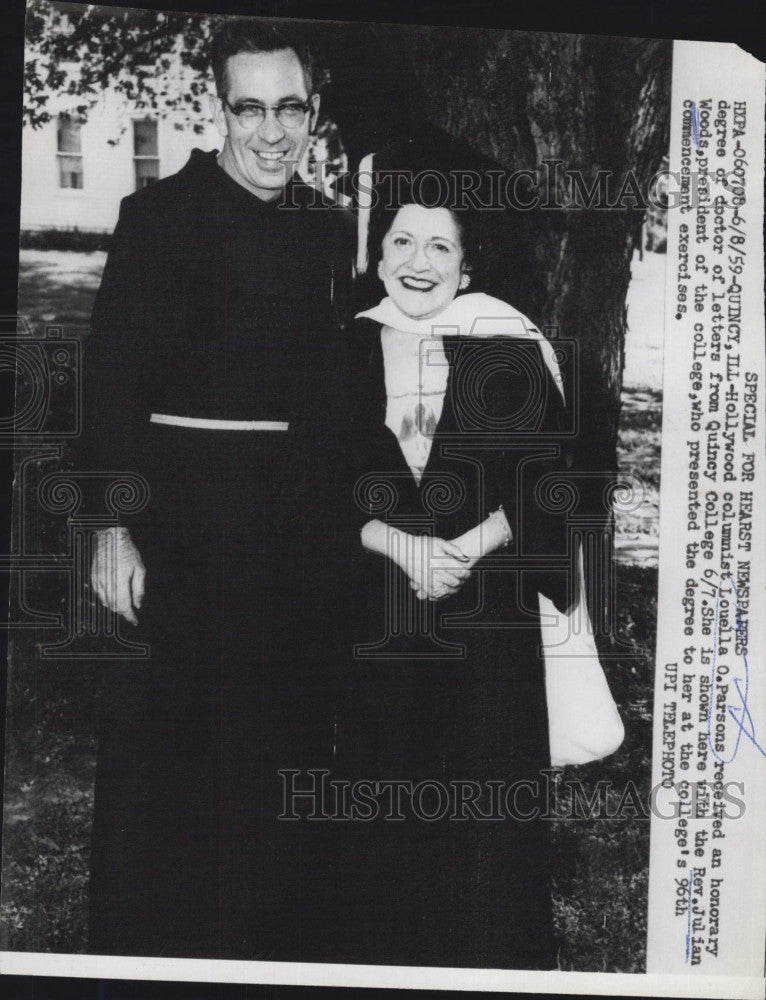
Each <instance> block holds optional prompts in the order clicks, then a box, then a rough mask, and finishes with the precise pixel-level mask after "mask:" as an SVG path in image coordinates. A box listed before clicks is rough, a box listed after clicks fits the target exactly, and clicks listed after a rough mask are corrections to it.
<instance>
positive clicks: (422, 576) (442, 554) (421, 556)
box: [397, 534, 474, 601]
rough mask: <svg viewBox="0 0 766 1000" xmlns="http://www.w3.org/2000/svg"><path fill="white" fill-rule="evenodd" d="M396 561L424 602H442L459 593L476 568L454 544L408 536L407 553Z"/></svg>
mask: <svg viewBox="0 0 766 1000" xmlns="http://www.w3.org/2000/svg"><path fill="white" fill-rule="evenodd" d="M397 561H398V562H399V564H400V566H401V567H402V569H403V570H404V572H405V573H406V574H407V576H408V577H409V579H410V587H412V589H413V590H414V591H415V595H416V597H418V598H419V599H420V600H422V601H424V600H429V601H439V600H441V599H442V598H445V597H449V596H450V595H451V594H454V593H456V592H457V591H458V590H459V589H460V588H461V587H462V586H463V584H464V583H465V582H466V580H467V579H468V578H469V577H470V575H471V570H472V569H473V564H474V560H473V559H471V558H470V557H469V556H467V555H466V554H465V553H464V552H463V551H462V549H461V548H460V547H459V546H458V545H456V544H455V543H454V542H450V541H447V540H446V539H445V538H434V537H432V536H430V535H409V534H408V535H407V538H406V545H405V551H404V553H402V554H401V557H400V559H399V560H397Z"/></svg>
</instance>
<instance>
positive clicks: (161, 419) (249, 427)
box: [149, 413, 290, 431]
mask: <svg viewBox="0 0 766 1000" xmlns="http://www.w3.org/2000/svg"><path fill="white" fill-rule="evenodd" d="M149 421H150V422H151V423H153V424H172V425H173V426H174V427H201V428H202V429H203V430H209V431H286V430H287V429H288V428H289V426H290V425H289V423H287V421H286V420H211V419H208V418H207V417H175V416H172V415H171V414H169V413H153V414H152V415H151V417H149Z"/></svg>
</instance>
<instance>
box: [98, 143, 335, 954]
mask: <svg viewBox="0 0 766 1000" xmlns="http://www.w3.org/2000/svg"><path fill="white" fill-rule="evenodd" d="M352 236H353V226H351V227H350V226H349V219H348V215H347V213H345V212H344V211H343V210H340V209H337V208H335V207H333V208H331V207H329V206H327V205H326V204H324V203H323V202H322V200H321V199H320V198H319V197H318V196H317V193H316V192H314V191H313V190H312V189H310V188H308V187H307V186H305V185H303V184H302V183H301V182H299V181H297V180H296V181H292V182H291V183H290V184H289V185H288V187H287V189H286V192H285V196H284V198H283V199H281V203H280V202H277V203H270V204H267V203H264V202H262V201H260V200H259V199H258V198H256V197H254V196H253V195H251V194H250V193H249V192H248V191H246V190H245V189H244V188H242V187H241V186H240V185H239V184H237V183H236V182H235V181H234V180H232V179H231V178H230V177H228V175H226V174H225V173H224V171H223V170H222V169H221V168H220V167H219V166H218V165H217V163H216V161H215V154H213V153H209V154H203V153H201V152H199V151H196V150H195V152H194V153H193V154H192V158H191V159H190V161H189V163H188V164H187V165H186V167H184V169H183V170H182V171H180V172H179V173H178V174H176V175H174V176H173V177H171V178H168V179H166V180H164V181H160V182H158V183H157V184H156V185H153V186H152V187H150V188H147V189H145V190H143V191H141V192H138V193H137V194H135V195H132V196H131V197H129V198H127V199H125V200H124V201H123V204H122V207H121V213H120V220H119V223H118V226H117V229H116V231H115V234H114V238H113V243H112V247H111V250H110V253H109V257H108V260H107V264H106V268H105V272H104V276H103V280H102V284H101V288H100V290H99V293H98V297H97V301H96V305H95V309H94V314H93V329H92V335H91V339H90V340H89V342H88V344H87V346H86V372H85V424H86V436H85V441H86V444H87V451H86V453H85V456H84V457H83V458H82V459H81V462H82V463H83V467H84V468H90V469H96V470H102V471H103V470H110V471H112V472H114V473H115V474H117V475H119V473H121V472H130V473H139V474H140V475H142V476H143V477H144V478H145V480H146V483H147V484H148V489H149V494H150V495H149V502H148V504H147V506H146V507H145V509H144V510H143V511H141V512H139V513H137V514H135V515H133V516H131V517H130V518H128V519H127V520H126V521H125V524H126V526H128V527H129V528H130V531H131V536H132V538H133V540H134V542H135V544H136V546H137V548H138V549H139V551H140V553H141V556H142V558H143V560H144V563H145V565H146V571H147V582H146V597H145V599H144V602H143V607H142V608H141V610H140V612H139V619H140V622H139V626H138V627H137V628H136V629H135V630H134V629H133V628H132V627H131V626H130V625H123V632H124V633H125V634H126V635H127V636H128V637H129V638H130V639H132V640H135V641H138V642H145V643H147V644H148V645H149V647H150V655H149V657H148V658H146V659H135V660H129V661H124V660H123V661H116V662H112V663H111V664H105V665H104V668H103V671H104V684H103V696H102V712H101V720H100V731H99V748H98V762H97V779H96V803H95V818H94V827H93V851H92V863H91V920H90V942H89V949H90V950H91V951H93V952H100V953H107V954H109V953H125V954H136V955H166V956H174V955H191V956H213V957H215V956H231V957H242V958H276V959H285V958H293V959H295V958H299V957H311V954H312V948H314V947H316V946H317V945H316V942H317V935H316V931H315V928H314V926H313V925H314V922H315V921H319V922H320V924H321V923H322V921H321V916H322V913H321V899H322V898H323V892H322V872H321V871H319V870H317V867H316V865H317V863H320V864H321V858H322V857H323V853H322V850H321V847H320V846H319V845H318V841H316V840H312V837H314V836H315V828H314V827H311V826H309V825H307V824H300V825H298V826H296V825H295V824H289V823H285V822H283V821H280V820H279V818H278V817H279V815H280V813H281V811H282V804H281V797H282V784H281V782H282V779H281V778H280V776H279V774H278V771H279V769H281V768H296V767H297V768H306V767H317V766H321V765H322V764H323V763H324V762H325V760H326V759H327V754H328V752H329V750H328V748H330V747H331V729H332V725H333V717H332V712H333V709H334V706H333V705H332V704H329V703H328V698H327V692H328V691H329V690H331V688H332V686H331V685H328V684H327V683H326V682H325V679H324V678H323V676H322V662H323V656H322V654H323V651H326V650H327V649H328V648H329V645H328V644H329V643H330V642H331V641H332V638H331V637H330V638H328V637H327V636H326V635H325V634H324V631H323V630H326V627H327V622H328V621H329V619H328V617H327V614H326V609H325V607H324V602H325V600H326V599H327V595H328V593H329V588H328V587H327V586H326V585H325V584H324V583H323V574H324V573H326V572H328V571H329V569H328V560H327V559H326V558H325V555H326V552H327V551H329V550H331V549H332V546H333V535H332V530H331V529H330V530H329V531H328V530H326V529H325V530H324V531H320V528H322V527H323V526H324V525H325V521H326V514H327V512H326V510H325V509H323V507H322V503H323V496H324V494H323V490H325V489H326V475H325V470H324V460H323V452H324V449H325V447H328V446H329V441H328V439H327V436H326V428H324V427H322V426H321V422H318V421H317V420H316V415H317V413H322V412H327V405H326V400H327V399H333V398H337V388H336V387H335V385H334V381H333V380H334V379H335V377H336V374H337V370H338V366H337V363H336V362H337V357H338V351H339V341H338V337H339V336H340V323H339V316H338V313H339V302H340V300H341V294H340V293H341V290H342V288H343V285H344V282H345V281H346V280H347V278H348V276H349V275H350V270H351V263H350V262H351V259H352V257H351V245H350V244H351V237H352ZM152 414H161V415H165V416H168V415H169V416H171V417H184V418H205V419H213V420H238V421H241V420H255V421H272V422H283V423H286V424H288V425H289V429H288V430H287V431H278V430H258V431H235V430H221V429H202V428H199V427H183V426H178V425H177V424H173V423H170V424H168V423H158V422H156V421H152V420H151V415H152ZM97 502H98V501H97V500H93V503H94V504H96V503H97ZM94 512H95V511H94ZM316 836H317V837H318V836H320V834H319V832H317V833H316Z"/></svg>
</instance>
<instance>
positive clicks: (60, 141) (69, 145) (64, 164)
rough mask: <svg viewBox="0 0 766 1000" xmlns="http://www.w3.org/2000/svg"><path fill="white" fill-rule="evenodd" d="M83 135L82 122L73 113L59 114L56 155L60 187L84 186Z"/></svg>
mask: <svg viewBox="0 0 766 1000" xmlns="http://www.w3.org/2000/svg"><path fill="white" fill-rule="evenodd" d="M81 143H82V135H81V130H80V122H79V121H78V120H77V118H73V117H72V116H71V115H66V114H62V115H59V116H58V132H57V146H56V157H57V159H58V163H59V187H62V188H82V144H81Z"/></svg>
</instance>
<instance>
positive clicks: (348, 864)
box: [332, 319, 568, 968]
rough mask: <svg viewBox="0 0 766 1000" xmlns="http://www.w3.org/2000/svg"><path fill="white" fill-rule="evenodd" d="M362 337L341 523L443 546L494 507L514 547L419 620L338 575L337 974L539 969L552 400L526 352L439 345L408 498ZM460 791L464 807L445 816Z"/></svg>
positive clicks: (554, 465) (368, 329) (362, 580)
mask: <svg viewBox="0 0 766 1000" xmlns="http://www.w3.org/2000/svg"><path fill="white" fill-rule="evenodd" d="M380 330H381V328H380V325H379V324H377V323H374V322H372V321H371V320H366V319H365V320H357V321H356V322H355V324H354V325H353V327H352V329H351V331H350V336H349V338H348V342H347V345H346V361H345V364H344V373H345V376H346V379H347V381H346V387H345V390H344V391H345V402H346V406H345V410H346V413H347V424H346V427H347V431H346V437H345V448H346V451H345V455H346V460H345V479H346V486H345V490H346V499H347V502H348V507H347V513H346V514H345V515H344V516H345V517H346V518H347V519H348V520H349V521H351V520H353V521H354V522H355V523H356V526H357V530H358V529H359V527H360V526H361V525H362V524H363V523H365V522H366V521H368V520H370V519H371V518H379V519H381V520H383V521H386V522H388V523H389V524H394V525H397V526H399V527H400V528H402V529H403V530H405V531H411V532H414V533H416V534H421V533H423V534H432V535H435V536H439V537H442V538H446V539H453V538H456V537H457V536H459V535H461V534H462V533H463V532H465V531H466V530H468V529H470V528H472V527H474V526H475V525H477V524H478V523H480V522H481V521H483V520H484V518H486V517H487V516H488V515H489V514H490V513H491V512H492V511H494V510H497V509H498V508H499V507H500V506H501V505H502V506H503V508H504V511H505V514H506V516H507V519H508V521H509V524H510V526H511V528H512V531H513V540H512V542H511V543H510V544H509V545H508V546H507V547H506V548H502V549H500V550H498V551H497V552H496V553H495V554H493V555H491V556H490V557H487V558H485V559H484V560H482V561H480V562H479V563H478V564H477V565H476V567H475V570H474V573H473V575H472V577H471V579H470V581H469V582H468V583H467V584H466V585H465V586H464V587H463V588H462V589H461V590H460V591H459V592H458V593H457V594H455V595H452V596H450V597H449V598H447V599H445V600H443V601H440V602H438V603H430V602H421V601H418V600H417V599H416V597H415V596H414V594H413V592H412V590H411V589H410V587H409V585H408V580H407V579H406V577H405V576H404V574H403V573H402V572H401V571H399V570H398V569H396V568H395V567H393V565H392V564H391V563H390V562H389V561H388V560H385V559H383V558H382V557H380V556H378V555H373V554H364V555H359V554H357V557H356V558H355V559H354V560H350V561H349V563H348V564H347V566H346V571H345V574H344V575H345V576H346V579H347V582H348V584H349V586H348V588H347V590H346V596H345V599H344V607H345V608H346V609H347V610H348V615H347V622H348V623H349V625H350V626H351V628H350V630H349V633H348V639H349V647H350V646H351V644H352V643H353V644H354V652H353V654H350V655H347V656H346V659H345V666H344V669H343V672H342V677H341V680H340V685H339V689H338V690H339V692H340V693H339V695H338V704H339V706H340V711H339V712H338V722H337V733H336V753H335V756H334V758H333V769H332V773H333V777H334V778H336V779H338V780H340V781H341V782H343V781H347V782H348V787H347V789H346V791H345V792H344V793H343V794H344V795H345V804H343V805H341V806H340V809H339V811H340V813H341V814H342V815H344V816H354V815H355V818H350V819H347V820H340V821H338V822H337V823H336V824H335V829H334V832H335V835H336V837H337V838H338V847H339V850H338V855H339V861H338V864H337V887H338V896H337V903H336V915H335V917H334V920H335V921H336V927H337V941H338V946H337V951H336V958H337V959H339V960H345V961H351V962H360V961H365V962H372V963H400V964H407V965H442V966H444V965H446V966H450V965H457V966H475V967H506V968H508V967H515V968H551V967H554V966H555V950H554V942H553V930H552V915H551V899H550V865H549V850H548V832H547V829H546V825H547V824H546V822H545V820H543V819H542V818H541V814H542V813H543V812H544V809H545V805H544V802H545V793H546V782H547V780H548V777H547V776H546V774H545V773H544V772H545V769H546V767H549V762H550V756H549V747H548V729H547V712H546V701H545V691H544V664H543V660H542V657H541V654H540V645H541V633H540V621H539V610H538V600H537V594H538V591H542V592H544V593H545V594H547V595H548V596H549V597H551V599H552V600H554V602H555V603H556V604H557V605H558V606H559V607H561V608H563V607H564V606H565V604H566V592H567V578H568V573H567V561H568V556H567V553H568V542H567V530H566V523H565V519H564V518H563V516H562V515H561V514H560V513H558V512H557V509H556V503H555V490H554V492H553V493H551V490H552V489H553V487H554V483H555V481H556V479H557V478H558V477H559V475H560V472H561V459H560V417H561V412H560V411H561V403H560V399H559V394H558V392H557V390H556V387H555V384H554V382H553V379H552V377H551V375H550V373H549V371H548V370H547V368H546V366H545V364H544V362H543V360H542V355H541V352H540V349H539V346H538V345H537V344H536V343H535V342H534V341H531V340H523V339H517V338H489V339H482V340H477V339H471V338H465V337H457V336H455V337H445V338H444V348H445V351H446V354H447V359H448V364H449V377H448V381H447V389H446V393H445V398H444V406H443V411H442V414H441V418H440V420H439V423H438V426H437V428H436V433H435V437H434V439H433V443H432V447H431V451H430V456H429V459H428V463H427V465H426V468H425V471H424V473H423V476H422V479H421V482H420V484H419V485H418V484H417V483H416V481H415V479H414V477H413V476H412V474H411V472H410V470H409V468H408V466H407V464H406V462H405V459H404V456H403V454H402V451H401V448H400V445H399V442H398V440H397V438H396V436H395V435H394V434H393V433H392V432H391V431H390V430H389V429H388V428H387V427H386V426H385V424H384V420H385V410H386V390H385V386H384V375H383V355H382V349H381V341H380ZM357 550H358V553H359V552H361V549H360V546H359V543H358V540H357ZM349 653H350V648H347V654H349ZM375 782H378V783H380V782H382V783H384V784H383V785H380V784H379V785H378V786H377V787H376V788H375V790H373V786H372V785H371V784H370V783H375ZM390 782H404V783H405V784H404V786H403V787H404V791H403V792H401V793H399V792H396V791H390V790H386V789H387V788H388V785H387V783H390ZM491 782H495V783H496V784H495V786H494V787H495V789H496V791H495V792H494V793H493V792H492V791H491V787H492V786H491V784H490V783H491ZM525 782H526V783H527V784H522V783H525ZM469 783H473V786H474V787H476V788H478V789H480V798H478V799H477V800H476V802H475V803H474V805H473V806H468V807H467V808H462V807H460V806H459V805H456V803H457V801H458V800H457V796H460V795H462V796H464V797H467V798H468V799H470V798H471V796H472V794H473V792H471V790H470V789H471V787H472V786H471V785H470V784H469ZM437 785H438V786H440V787H441V788H442V789H444V790H445V791H446V794H447V796H449V798H447V799H445V798H444V794H443V793H442V792H441V791H439V789H438V788H437ZM418 786H420V787H419V791H418V790H417V789H418ZM337 787H340V786H337ZM459 788H462V789H463V791H462V792H461V791H459V790H458V789H459ZM514 788H515V789H516V793H515V798H514V793H513V789H514ZM355 789H356V791H355ZM509 789H511V791H510V792H509V791H508V790H509ZM409 790H413V791H415V796H414V798H413V799H412V800H410V799H409V798H408V796H409ZM400 794H401V795H403V798H401V799H400V800H399V805H400V806H401V809H399V808H398V807H397V805H396V802H397V795H400ZM493 795H495V798H494V799H493V797H492V796H493ZM392 796H393V801H394V803H395V804H394V805H393V806H392V805H391V801H392ZM372 799H374V800H375V802H376V805H375V807H373V806H372V805H371V800H372ZM339 801H340V800H339ZM410 801H412V802H414V805H410V804H409V803H410ZM445 802H446V803H447V805H446V811H445ZM355 807H356V808H355ZM399 812H400V813H401V816H400V818H398V819H397V818H393V815H394V814H396V813H399ZM476 814H481V815H487V816H491V815H494V816H495V818H494V819H491V818H487V819H482V818H480V816H479V817H478V818H477V816H476Z"/></svg>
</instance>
